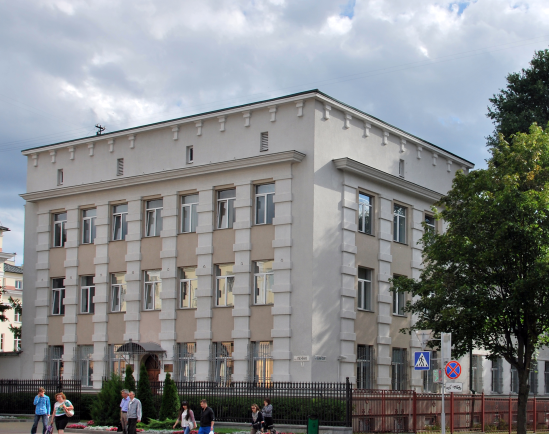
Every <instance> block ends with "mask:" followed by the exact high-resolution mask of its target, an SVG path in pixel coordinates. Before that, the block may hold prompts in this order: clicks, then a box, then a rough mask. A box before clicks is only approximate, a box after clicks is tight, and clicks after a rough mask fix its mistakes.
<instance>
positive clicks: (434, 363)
mask: <svg viewBox="0 0 549 434" xmlns="http://www.w3.org/2000/svg"><path fill="white" fill-rule="evenodd" d="M435 369H439V363H438V353H437V352H436V351H431V369H429V370H428V371H423V391H424V392H425V393H439V392H440V390H439V389H440V387H439V383H435V379H434V378H433V371H434V370H435Z"/></svg>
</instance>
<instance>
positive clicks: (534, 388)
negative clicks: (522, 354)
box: [528, 360, 538, 395]
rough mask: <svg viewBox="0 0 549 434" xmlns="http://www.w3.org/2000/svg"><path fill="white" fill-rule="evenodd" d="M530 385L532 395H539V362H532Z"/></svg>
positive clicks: (529, 376)
mask: <svg viewBox="0 0 549 434" xmlns="http://www.w3.org/2000/svg"><path fill="white" fill-rule="evenodd" d="M528 384H529V385H530V394H532V395H537V394H538V362H537V360H532V363H531V364H530V375H528Z"/></svg>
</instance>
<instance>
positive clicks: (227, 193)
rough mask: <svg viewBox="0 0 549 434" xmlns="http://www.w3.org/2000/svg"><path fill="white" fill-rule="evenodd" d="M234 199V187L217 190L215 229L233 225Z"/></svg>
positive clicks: (227, 227)
mask: <svg viewBox="0 0 549 434" xmlns="http://www.w3.org/2000/svg"><path fill="white" fill-rule="evenodd" d="M235 199H236V189H234V188H233V189H231V190H223V191H218V192H217V229H229V228H232V227H233V223H234V219H235V212H234V201H235Z"/></svg>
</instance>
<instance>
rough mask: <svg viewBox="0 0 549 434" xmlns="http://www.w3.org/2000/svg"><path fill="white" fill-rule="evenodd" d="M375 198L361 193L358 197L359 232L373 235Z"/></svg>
mask: <svg viewBox="0 0 549 434" xmlns="http://www.w3.org/2000/svg"><path fill="white" fill-rule="evenodd" d="M372 203H373V198H372V197H371V196H367V195H365V194H362V193H360V194H359V195H358V231H359V232H363V233H365V234H368V235H372V233H373V230H372Z"/></svg>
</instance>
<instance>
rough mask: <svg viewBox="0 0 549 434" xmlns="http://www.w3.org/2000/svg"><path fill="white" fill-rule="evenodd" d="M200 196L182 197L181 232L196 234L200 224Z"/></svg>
mask: <svg viewBox="0 0 549 434" xmlns="http://www.w3.org/2000/svg"><path fill="white" fill-rule="evenodd" d="M197 207H198V194H190V195H188V196H183V197H181V232H182V233H188V232H196V225H197V224H198V210H197Z"/></svg>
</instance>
